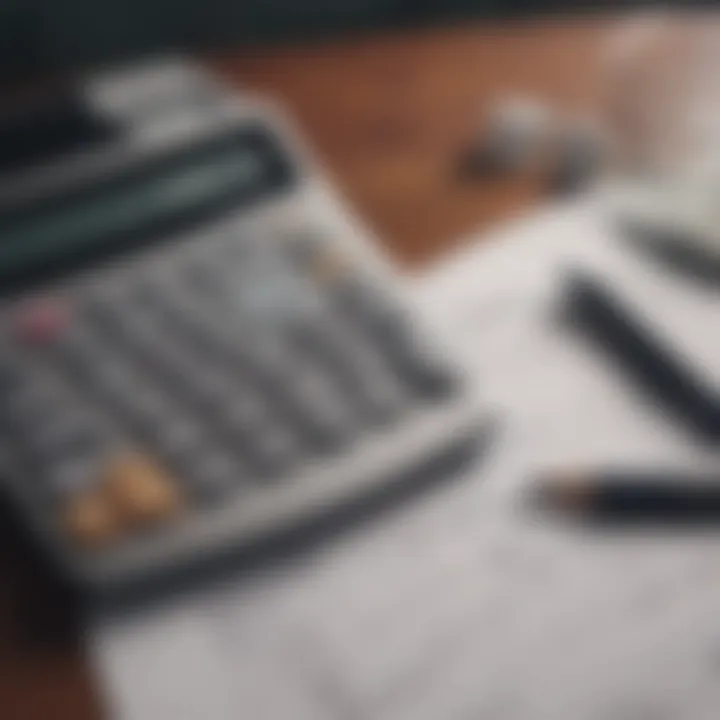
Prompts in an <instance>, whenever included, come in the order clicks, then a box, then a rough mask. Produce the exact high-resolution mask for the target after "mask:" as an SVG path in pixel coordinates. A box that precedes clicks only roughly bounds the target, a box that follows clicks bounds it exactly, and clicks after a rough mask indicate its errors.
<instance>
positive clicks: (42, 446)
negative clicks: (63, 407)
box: [30, 419, 103, 460]
mask: <svg viewBox="0 0 720 720" xmlns="http://www.w3.org/2000/svg"><path fill="white" fill-rule="evenodd" d="M102 440H103V438H102V435H101V434H100V433H99V432H98V431H97V430H96V429H95V428H93V427H89V426H88V425H87V424H86V423H84V422H82V421H81V420H75V421H73V420H70V419H64V420H61V421H56V422H53V423H51V424H48V426H47V427H43V426H39V427H37V428H35V429H34V430H33V431H31V438H30V443H31V444H32V446H33V448H34V449H36V450H37V451H38V452H39V453H40V454H41V455H42V456H43V457H45V458H48V459H51V460H58V459H60V458H83V457H92V456H93V455H96V454H97V453H98V451H99V450H100V449H101V448H102V444H103V443H102Z"/></svg>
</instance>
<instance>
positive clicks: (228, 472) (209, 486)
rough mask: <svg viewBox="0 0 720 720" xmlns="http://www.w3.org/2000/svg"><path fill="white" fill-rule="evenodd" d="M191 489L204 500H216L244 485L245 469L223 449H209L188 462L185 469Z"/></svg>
mask: <svg viewBox="0 0 720 720" xmlns="http://www.w3.org/2000/svg"><path fill="white" fill-rule="evenodd" d="M185 477H186V478H187V480H188V484H189V486H190V491H191V492H192V494H193V495H195V496H197V497H199V498H200V499H202V500H215V499H219V498H221V497H225V496H227V495H228V494H230V493H232V492H235V491H237V490H238V489H239V487H240V486H241V485H242V480H243V471H242V469H241V467H240V465H239V463H238V462H237V460H235V458H233V457H232V456H230V455H228V454H227V453H224V452H222V451H209V452H205V453H201V454H199V455H198V456H196V457H195V458H194V459H193V460H192V461H191V462H188V464H187V466H186V469H185Z"/></svg>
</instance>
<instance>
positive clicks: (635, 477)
mask: <svg viewBox="0 0 720 720" xmlns="http://www.w3.org/2000/svg"><path fill="white" fill-rule="evenodd" d="M532 497H533V502H534V505H535V506H538V507H540V508H542V509H545V510H549V511H556V512H557V511H559V512H562V513H565V514H569V515H572V516H576V517H579V518H581V519H587V520H591V521H597V522H604V523H658V524H677V523H679V524H711V523H712V524H715V523H717V524H718V525H720V474H718V475H705V476H698V475H691V474H683V473H682V472H679V471H668V470H658V471H647V470H644V471H632V470H629V471H596V472H593V471H585V472H574V473H557V474H550V475H547V476H545V477H544V478H541V479H540V481H539V482H538V483H537V485H536V486H535V487H534V489H533V493H532Z"/></svg>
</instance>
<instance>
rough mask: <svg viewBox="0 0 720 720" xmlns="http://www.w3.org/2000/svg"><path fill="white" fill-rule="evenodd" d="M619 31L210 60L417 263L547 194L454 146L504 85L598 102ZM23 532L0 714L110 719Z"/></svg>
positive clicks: (2, 608) (2, 573) (2, 665)
mask: <svg viewBox="0 0 720 720" xmlns="http://www.w3.org/2000/svg"><path fill="white" fill-rule="evenodd" d="M609 25H610V23H608V22H606V21H594V22H588V21H583V22H563V23H559V22H556V23H552V24H546V25H540V26H538V25H530V24H528V25H522V24H516V25H511V24H483V25H479V26H475V27H466V28H462V29H449V30H426V31H420V32H407V33H404V34H392V35H390V34H388V35H387V36H376V37H374V38H372V39H363V40H357V41H352V42H348V41H343V42H333V43H329V44H323V45H321V46H313V47H311V46H302V47H301V46H296V47H294V48H292V49H288V48H284V49H263V50H251V51H247V52H237V53H233V54H228V55H224V56H215V57H212V58H210V59H209V61H210V64H211V65H212V66H214V67H216V68H217V69H218V70H220V71H221V72H222V73H223V74H224V75H225V76H227V77H228V78H229V79H230V80H231V81H232V82H233V83H235V84H237V86H238V87H240V88H253V89H257V90H260V91H263V92H267V93H270V94H272V95H274V96H276V97H277V98H279V99H280V100H282V101H283V103H284V104H285V105H286V106H287V107H288V109H289V110H290V111H291V112H292V113H293V114H294V115H295V116H296V118H297V120H298V122H299V125H300V128H301V129H302V130H303V131H304V132H305V134H306V135H307V137H308V138H309V141H310V144H311V146H312V147H313V149H314V150H315V151H316V153H317V154H318V155H319V157H320V158H321V160H322V161H324V163H325V164H326V165H327V167H328V168H329V169H330V171H331V173H332V174H333V176H334V179H335V181H336V182H337V183H338V185H339V186H340V187H341V188H342V190H343V191H344V192H345V195H346V196H347V197H348V198H349V200H350V201H351V203H352V204H354V206H355V208H356V209H357V211H358V212H359V213H360V214H361V215H362V216H363V217H364V218H365V219H366V220H367V221H369V223H370V224H371V226H372V227H374V229H375V230H376V231H377V232H378V234H379V235H380V237H382V238H385V239H386V240H387V242H388V243H389V245H390V247H391V248H392V249H393V251H395V253H396V254H397V257H398V258H399V259H400V260H402V261H403V262H407V263H419V262H423V261H427V260H429V259H431V258H432V257H434V256H436V255H437V254H438V253H440V252H442V251H444V250H446V249H448V248H449V247H450V244H451V243H452V242H453V239H454V238H456V237H457V236H458V235H459V234H461V233H464V232H467V231H469V230H471V229H473V228H477V227H478V226H483V225H484V226H487V225H491V224H493V223H496V222H498V221H500V220H502V219H504V218H507V217H508V215H510V214H512V213H513V212H515V211H517V210H518V209H520V208H523V207H525V206H527V205H528V203H531V202H533V201H534V200H535V199H536V198H537V196H538V184H537V181H535V180H533V179H531V178H529V179H527V180H524V181H522V182H517V181H506V182H497V183H492V184H489V183H477V184H462V183H460V182H458V181H457V179H456V177H455V175H454V169H453V168H454V161H455V159H456V156H457V153H458V151H459V149H460V148H461V147H462V146H463V144H464V143H465V142H466V140H467V138H468V136H469V135H470V134H471V133H472V131H473V128H474V125H475V123H476V122H477V119H478V117H479V115H480V112H481V110H482V108H483V105H484V104H485V103H487V102H488V101H491V100H492V99H493V98H495V97H498V96H501V95H503V94H505V93H507V92H530V93H532V94H533V95H541V96H543V97H545V98H548V99H550V100H551V101H553V102H557V103H558V104H559V105H561V106H562V107H563V108H565V109H567V110H570V111H574V110H581V109H582V108H584V107H586V106H587V105H588V104H591V103H593V102H594V100H595V97H596V94H597V76H596V73H595V66H596V63H597V60H598V54H599V49H600V47H601V44H602V42H603V40H604V39H605V37H606V33H607V30H608V28H609ZM0 528H2V520H0ZM12 538H13V535H12V533H9V532H8V531H7V530H6V531H2V530H0V717H2V718H3V720H96V719H99V718H102V717H103V714H102V711H101V706H100V702H99V700H98V698H97V695H96V694H95V692H94V689H93V684H92V682H91V678H90V675H89V672H88V667H87V664H86V660H85V658H84V657H83V654H82V651H81V648H80V643H79V640H78V634H77V632H76V631H75V630H74V629H73V623H72V621H71V619H70V613H69V612H68V611H67V609H65V608H57V607H56V605H57V600H56V599H55V598H54V597H53V595H52V592H51V590H50V589H49V588H48V586H47V584H46V583H44V582H43V580H42V578H38V575H37V573H36V572H34V570H33V568H32V567H27V563H26V562H25V558H24V555H23V553H22V551H21V550H20V549H19V548H17V547H16V546H15V543H13V542H12ZM29 608H30V609H29ZM41 620H42V622H40V621H41ZM58 631H60V632H58ZM50 636H52V637H53V640H52V641H51V640H50V639H49V638H50ZM208 720H211V719H210V718H209V719H208Z"/></svg>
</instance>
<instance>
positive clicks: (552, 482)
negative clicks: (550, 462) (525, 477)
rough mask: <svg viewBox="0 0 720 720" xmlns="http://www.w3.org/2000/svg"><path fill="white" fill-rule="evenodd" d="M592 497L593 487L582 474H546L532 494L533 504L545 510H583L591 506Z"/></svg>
mask: <svg viewBox="0 0 720 720" xmlns="http://www.w3.org/2000/svg"><path fill="white" fill-rule="evenodd" d="M592 497H593V485H592V483H590V482H589V481H588V478H587V476H586V475H584V474H583V473H581V472H563V473H549V474H546V475H544V476H542V477H541V478H540V479H539V481H538V482H537V483H536V484H535V486H534V488H533V492H532V500H533V504H534V505H535V506H537V507H540V508H543V509H553V508H557V509H582V508H585V507H587V506H589V505H590V504H591V502H592Z"/></svg>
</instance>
